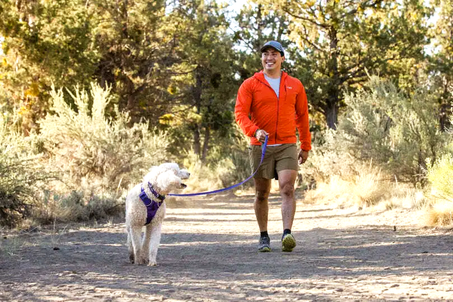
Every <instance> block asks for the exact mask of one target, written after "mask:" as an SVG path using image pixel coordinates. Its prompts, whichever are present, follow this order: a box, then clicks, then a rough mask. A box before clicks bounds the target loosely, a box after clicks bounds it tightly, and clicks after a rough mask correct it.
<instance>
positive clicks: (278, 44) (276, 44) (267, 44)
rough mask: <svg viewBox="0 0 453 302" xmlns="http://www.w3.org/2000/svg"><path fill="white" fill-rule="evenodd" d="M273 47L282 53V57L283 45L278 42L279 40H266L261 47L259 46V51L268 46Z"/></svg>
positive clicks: (283, 54)
mask: <svg viewBox="0 0 453 302" xmlns="http://www.w3.org/2000/svg"><path fill="white" fill-rule="evenodd" d="M271 47H272V48H275V49H276V50H277V51H279V52H280V54H281V55H282V57H284V56H285V50H284V49H283V46H282V45H281V44H280V42H277V41H269V42H266V43H265V44H264V45H263V47H261V49H260V50H261V52H265V51H266V49H268V48H271Z"/></svg>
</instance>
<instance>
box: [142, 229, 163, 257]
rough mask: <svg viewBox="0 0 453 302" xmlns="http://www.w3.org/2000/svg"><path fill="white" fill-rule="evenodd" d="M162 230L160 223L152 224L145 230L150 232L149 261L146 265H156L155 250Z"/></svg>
mask: <svg viewBox="0 0 453 302" xmlns="http://www.w3.org/2000/svg"><path fill="white" fill-rule="evenodd" d="M161 231H162V223H158V224H157V225H154V226H152V227H151V228H149V229H148V228H147V229H146V232H150V234H147V235H150V238H151V240H150V242H149V263H148V266H155V265H157V261H156V258H157V250H158V248H159V244H160V237H161Z"/></svg>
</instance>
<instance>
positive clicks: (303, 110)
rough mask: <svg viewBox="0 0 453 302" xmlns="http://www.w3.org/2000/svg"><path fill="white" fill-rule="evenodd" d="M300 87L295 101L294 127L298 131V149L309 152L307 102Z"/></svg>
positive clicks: (309, 138)
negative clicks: (299, 143)
mask: <svg viewBox="0 0 453 302" xmlns="http://www.w3.org/2000/svg"><path fill="white" fill-rule="evenodd" d="M300 85H301V90H300V92H299V93H298V95H297V99H296V127H297V130H298V131H299V140H300V142H301V145H300V148H301V149H302V150H305V151H309V150H311V134H310V124H309V121H308V101H307V95H306V93H305V88H304V86H303V85H302V83H301V84H300Z"/></svg>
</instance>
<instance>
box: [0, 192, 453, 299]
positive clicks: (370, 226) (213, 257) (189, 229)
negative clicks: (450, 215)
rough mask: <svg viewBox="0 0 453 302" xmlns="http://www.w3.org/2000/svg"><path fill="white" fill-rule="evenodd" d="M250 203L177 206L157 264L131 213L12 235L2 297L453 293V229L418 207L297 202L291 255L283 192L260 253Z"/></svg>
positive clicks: (3, 257)
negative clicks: (145, 258) (131, 257)
mask: <svg viewBox="0 0 453 302" xmlns="http://www.w3.org/2000/svg"><path fill="white" fill-rule="evenodd" d="M252 199H253V197H252V196H242V197H233V198H231V197H226V196H212V197H204V198H200V199H196V200H190V201H188V200H186V201H184V202H183V201H179V200H178V201H176V202H175V201H174V202H172V203H169V205H168V207H167V218H166V220H165V221H164V226H163V235H162V244H161V247H160V249H159V254H158V258H157V260H158V266H157V267H147V266H134V265H131V264H129V263H128V262H127V259H128V257H127V256H128V255H127V247H126V244H125V243H126V234H125V232H124V224H123V223H122V222H121V221H118V222H112V223H109V224H103V225H98V226H90V227H88V226H83V225H72V226H68V225H62V226H59V227H58V228H59V229H58V235H55V234H54V233H53V232H52V231H39V232H35V233H27V234H23V235H20V236H18V237H17V236H14V235H13V234H9V233H8V234H3V235H2V239H1V246H0V247H1V253H0V300H1V301H153V300H157V301H161V300H165V301H244V300H252V301H259V300H272V301H296V300H305V301H307V300H308V301H314V300H316V301H320V300H321V301H328V300H335V301H350V300H361V301H363V300H373V301H376V300H386V301H394V300H410V301H429V300H438V301H441V300H442V301H445V300H451V301H453V233H452V232H451V231H446V230H442V231H439V230H438V231H435V230H427V229H421V228H419V227H417V226H416V225H415V222H416V217H417V215H418V214H417V213H416V212H409V211H407V210H401V209H399V210H392V211H385V212H381V213H376V212H374V213H373V212H371V211H370V212H368V211H367V210H362V211H357V210H353V209H335V208H332V207H330V206H325V205H322V206H321V205H317V206H316V205H305V204H302V203H301V202H299V203H298V208H297V213H296V218H295V223H294V228H293V234H295V237H296V239H297V240H298V246H297V247H296V249H295V250H294V251H293V253H282V252H281V250H280V246H279V240H280V236H281V235H280V233H281V219H280V204H279V198H278V197H277V196H275V195H273V196H272V198H271V201H270V203H271V207H270V222H269V232H270V235H271V246H272V247H273V251H272V252H271V253H262V254H260V253H258V252H257V250H256V245H257V240H258V238H257V226H256V222H255V218H254V213H253V205H252ZM395 227H396V231H395ZM5 237H6V239H5ZM54 247H58V248H59V249H58V250H54V249H53V248H54Z"/></svg>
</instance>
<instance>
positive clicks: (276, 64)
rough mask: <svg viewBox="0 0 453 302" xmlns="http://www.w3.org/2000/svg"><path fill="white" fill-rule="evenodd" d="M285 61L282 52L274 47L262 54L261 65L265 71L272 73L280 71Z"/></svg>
mask: <svg viewBox="0 0 453 302" xmlns="http://www.w3.org/2000/svg"><path fill="white" fill-rule="evenodd" d="M284 60H285V57H282V55H281V54H280V52H279V51H278V50H276V49H275V48H272V47H269V48H268V49H266V50H265V51H264V52H263V53H262V54H261V63H262V64H263V68H264V70H267V71H270V72H272V71H279V70H280V69H281V67H282V62H283V61H284Z"/></svg>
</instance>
